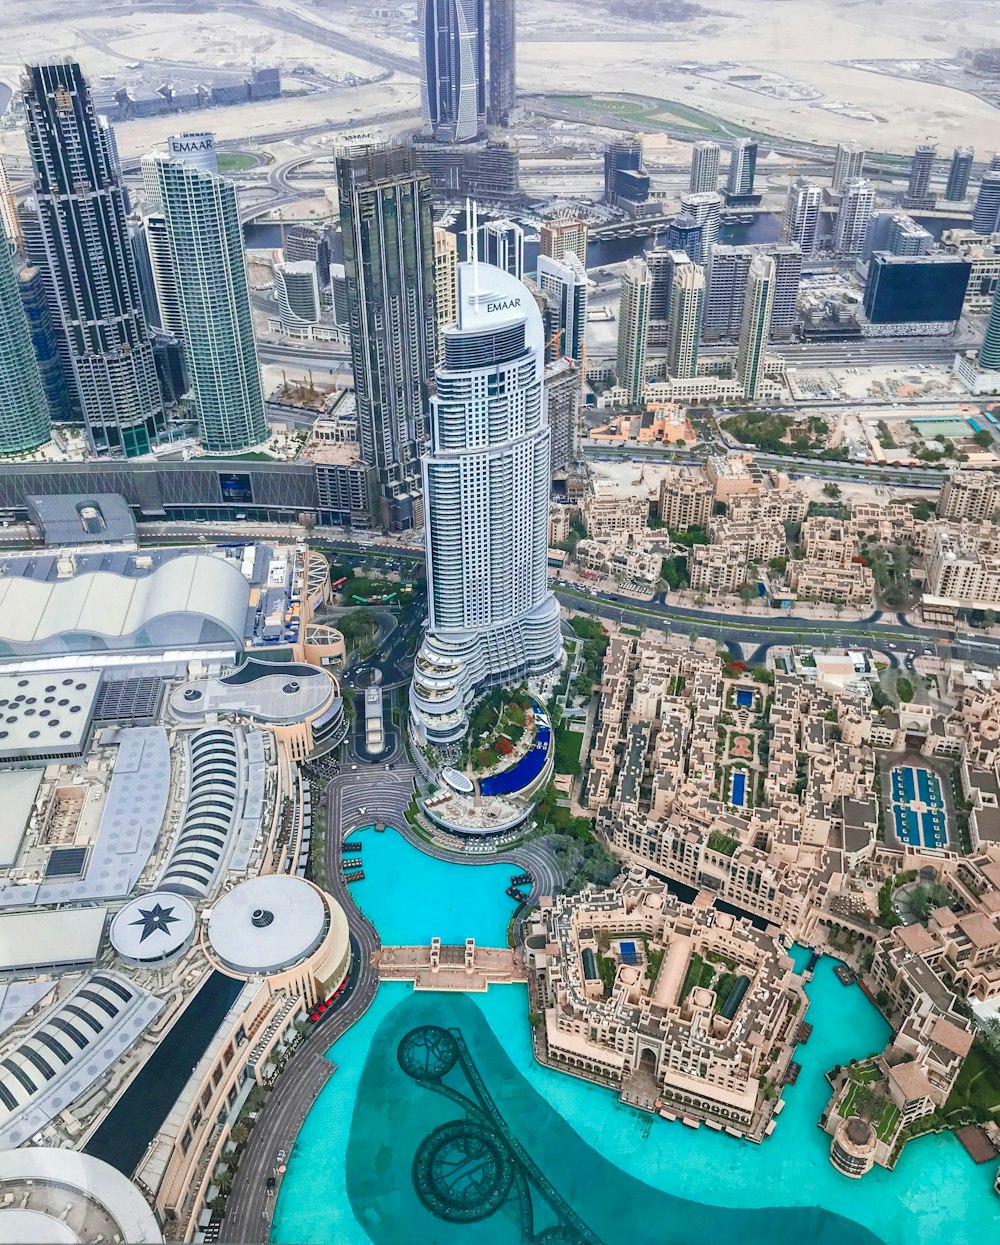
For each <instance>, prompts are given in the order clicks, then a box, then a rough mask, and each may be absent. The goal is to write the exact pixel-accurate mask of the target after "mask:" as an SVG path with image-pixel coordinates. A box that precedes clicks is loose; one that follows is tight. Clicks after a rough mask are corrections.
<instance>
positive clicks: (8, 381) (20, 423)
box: [0, 237, 51, 454]
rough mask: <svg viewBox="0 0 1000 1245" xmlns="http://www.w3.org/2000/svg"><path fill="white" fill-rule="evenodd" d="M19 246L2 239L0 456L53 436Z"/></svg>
mask: <svg viewBox="0 0 1000 1245" xmlns="http://www.w3.org/2000/svg"><path fill="white" fill-rule="evenodd" d="M16 249H17V248H16V243H15V242H14V240H13V239H11V238H5V237H0V454H22V453H24V452H26V451H27V450H34V449H37V448H38V446H40V445H44V444H45V442H46V441H48V440H49V438H50V436H51V425H50V424H49V409H48V403H47V401H46V399H45V388H44V385H43V383H42V377H41V373H40V371H39V368H38V361H37V360H36V358H35V352H34V349H33V347H32V342H31V332H30V329H29V327H28V320H27V317H26V316H25V314H24V307H23V306H22V304H21V296H20V294H19V292H18V288H17V287H18V283H17V276H16V274H15V272H14V255H15V253H16Z"/></svg>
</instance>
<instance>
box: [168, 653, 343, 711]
mask: <svg viewBox="0 0 1000 1245" xmlns="http://www.w3.org/2000/svg"><path fill="white" fill-rule="evenodd" d="M336 691H337V685H336V683H335V682H334V680H333V679H332V678H331V676H330V675H329V674H328V673H327V672H326V671H325V670H322V669H320V668H319V667H318V666H307V665H304V664H302V663H299V662H295V663H291V662H284V663H282V664H281V665H278V666H276V665H275V664H274V663H270V662H264V661H253V660H250V661H247V662H245V663H244V664H243V665H242V666H240V668H239V670H237V671H235V673H233V674H230V675H226V677H225V678H221V679H192V680H191V681H190V682H188V683H182V684H181V685H180V686H179V687H178V688H176V689H175V691H174V692H173V693H172V694H171V697H170V710H171V712H172V713H173V714H174V715H175V716H176V717H178V718H180V719H182V720H189V721H190V720H194V721H203V720H204V719H205V718H206V717H208V716H209V715H210V714H219V715H221V716H223V717H225V716H226V715H228V714H235V713H239V714H241V715H246V716H248V717H252V718H254V719H255V720H256V721H258V722H270V723H275V724H279V725H280V724H284V723H291V722H304V721H305V720H306V719H307V718H311V717H313V716H314V715H315V714H317V713H318V712H319V711H320V710H321V709H322V708H323V707H324V705H326V703H327V702H328V701H329V699H330V697H331V696H332V695H333V694H334V693H335V692H336Z"/></svg>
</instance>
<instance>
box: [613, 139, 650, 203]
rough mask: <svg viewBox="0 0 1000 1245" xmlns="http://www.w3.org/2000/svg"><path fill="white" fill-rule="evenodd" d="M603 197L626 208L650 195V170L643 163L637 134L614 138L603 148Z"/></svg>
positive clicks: (640, 141) (642, 201)
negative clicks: (648, 171)
mask: <svg viewBox="0 0 1000 1245" xmlns="http://www.w3.org/2000/svg"><path fill="white" fill-rule="evenodd" d="M604 198H605V199H606V200H607V202H608V203H610V204H612V205H614V206H616V207H623V208H625V209H626V210H628V209H629V208H635V207H637V206H638V205H639V204H641V203H645V201H646V200H647V199H648V198H649V174H648V173H647V172H646V170H645V169H644V168H643V166H642V139H641V138H640V137H639V135H638V134H631V135H629V136H628V137H627V138H615V139H612V141H611V142H610V143H608V145H607V146H606V147H605V148H604Z"/></svg>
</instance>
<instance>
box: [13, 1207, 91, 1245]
mask: <svg viewBox="0 0 1000 1245" xmlns="http://www.w3.org/2000/svg"><path fill="white" fill-rule="evenodd" d="M79 1239H80V1238H79V1237H78V1236H77V1234H76V1233H75V1232H74V1231H73V1229H72V1228H68V1227H67V1226H66V1224H64V1223H62V1222H60V1220H58V1219H55V1218H53V1217H52V1215H46V1214H43V1213H42V1211H40V1210H22V1209H21V1208H20V1207H19V1206H7V1207H0V1241H17V1245H76V1242H77V1241H79Z"/></svg>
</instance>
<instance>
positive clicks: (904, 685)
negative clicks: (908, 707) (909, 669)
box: [896, 675, 913, 704]
mask: <svg viewBox="0 0 1000 1245" xmlns="http://www.w3.org/2000/svg"><path fill="white" fill-rule="evenodd" d="M896 695H897V696H898V697H899V699H900V701H902V703H903V704H908V703H909V702H910V701H911V700H912V699H913V684H912V683H911V682H910V680H909V679H907V678H904V677H903V676H902V675H900V677H899V678H898V679H897V680H896Z"/></svg>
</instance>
